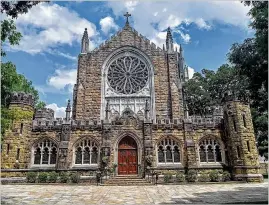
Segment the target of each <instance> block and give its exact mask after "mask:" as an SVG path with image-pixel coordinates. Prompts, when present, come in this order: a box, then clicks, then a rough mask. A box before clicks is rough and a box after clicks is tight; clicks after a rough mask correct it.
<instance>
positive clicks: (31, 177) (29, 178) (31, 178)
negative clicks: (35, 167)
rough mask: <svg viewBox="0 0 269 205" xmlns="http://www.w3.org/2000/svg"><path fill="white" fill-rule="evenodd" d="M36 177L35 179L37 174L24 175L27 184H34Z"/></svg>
mask: <svg viewBox="0 0 269 205" xmlns="http://www.w3.org/2000/svg"><path fill="white" fill-rule="evenodd" d="M36 177H37V172H28V173H27V174H26V180H27V182H29V183H35V182H36Z"/></svg>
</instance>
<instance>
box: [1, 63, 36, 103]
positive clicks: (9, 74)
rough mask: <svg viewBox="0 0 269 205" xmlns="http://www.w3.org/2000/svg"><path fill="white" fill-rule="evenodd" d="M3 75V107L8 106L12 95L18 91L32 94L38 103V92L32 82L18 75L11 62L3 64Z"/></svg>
mask: <svg viewBox="0 0 269 205" xmlns="http://www.w3.org/2000/svg"><path fill="white" fill-rule="evenodd" d="M1 74H2V75H1V82H2V83H1V104H2V105H3V106H7V105H8V103H9V98H10V95H11V93H12V92H18V91H22V92H25V93H31V94H32V95H33V97H34V102H35V103H37V101H38V98H39V97H38V91H37V90H36V89H35V88H34V86H33V85H32V82H31V81H29V80H27V79H26V78H25V77H24V76H23V75H21V74H18V73H17V71H16V66H15V65H14V64H12V63H11V62H7V63H2V69H1Z"/></svg>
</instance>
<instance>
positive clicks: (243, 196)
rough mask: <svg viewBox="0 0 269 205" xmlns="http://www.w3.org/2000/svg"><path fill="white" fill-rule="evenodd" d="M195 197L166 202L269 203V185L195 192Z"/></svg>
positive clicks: (174, 198) (173, 199)
mask: <svg viewBox="0 0 269 205" xmlns="http://www.w3.org/2000/svg"><path fill="white" fill-rule="evenodd" d="M193 195H194V197H193V198H191V197H183V198H176V197H173V198H172V199H171V201H173V202H171V203H162V204H163V205H165V204H186V203H188V204H268V188H267V187H238V188H235V190H231V191H216V192H203V193H194V194H193Z"/></svg>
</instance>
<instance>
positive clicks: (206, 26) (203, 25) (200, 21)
mask: <svg viewBox="0 0 269 205" xmlns="http://www.w3.org/2000/svg"><path fill="white" fill-rule="evenodd" d="M195 23H196V25H197V26H198V27H199V28H201V29H206V30H210V29H211V26H210V25H209V24H207V23H206V22H205V20H204V19H202V18H198V19H196V20H195Z"/></svg>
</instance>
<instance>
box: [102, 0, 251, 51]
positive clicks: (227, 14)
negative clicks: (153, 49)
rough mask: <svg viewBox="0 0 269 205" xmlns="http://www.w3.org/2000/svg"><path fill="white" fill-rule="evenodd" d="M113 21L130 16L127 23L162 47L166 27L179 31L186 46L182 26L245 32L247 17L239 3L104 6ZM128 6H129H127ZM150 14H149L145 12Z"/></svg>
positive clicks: (157, 3) (246, 10)
mask: <svg viewBox="0 0 269 205" xmlns="http://www.w3.org/2000/svg"><path fill="white" fill-rule="evenodd" d="M107 5H108V7H110V8H112V11H113V13H114V14H115V15H116V17H122V15H123V13H125V12H126V10H127V11H129V12H131V14H132V16H131V19H130V20H131V22H133V26H134V28H135V29H136V30H137V31H140V32H141V33H142V34H143V35H144V36H147V37H148V38H149V39H150V40H152V41H153V42H154V43H156V44H157V45H159V46H160V45H162V44H163V43H165V39H163V38H161V37H160V36H159V34H160V33H161V32H163V31H165V29H167V27H168V26H170V27H171V28H172V30H174V29H175V30H179V31H180V32H178V36H179V37H180V39H182V42H184V43H189V42H190V40H191V36H190V34H189V33H188V31H187V30H186V29H184V27H182V24H185V25H189V24H191V23H193V24H195V25H196V26H197V27H198V28H199V29H205V30H209V29H211V28H212V26H214V24H215V23H221V24H229V25H233V26H238V27H240V28H243V29H248V27H247V25H248V23H249V21H250V18H249V16H248V15H247V13H248V11H249V7H246V6H244V4H242V3H240V1H195V3H194V2H188V1H165V2H162V1H157V2H154V1H143V2H142V1H139V2H135V3H132V2H129V3H128V1H127V2H117V3H115V2H113V1H112V2H108V3H107ZM130 5H132V6H130ZM148 11H150V12H148Z"/></svg>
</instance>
